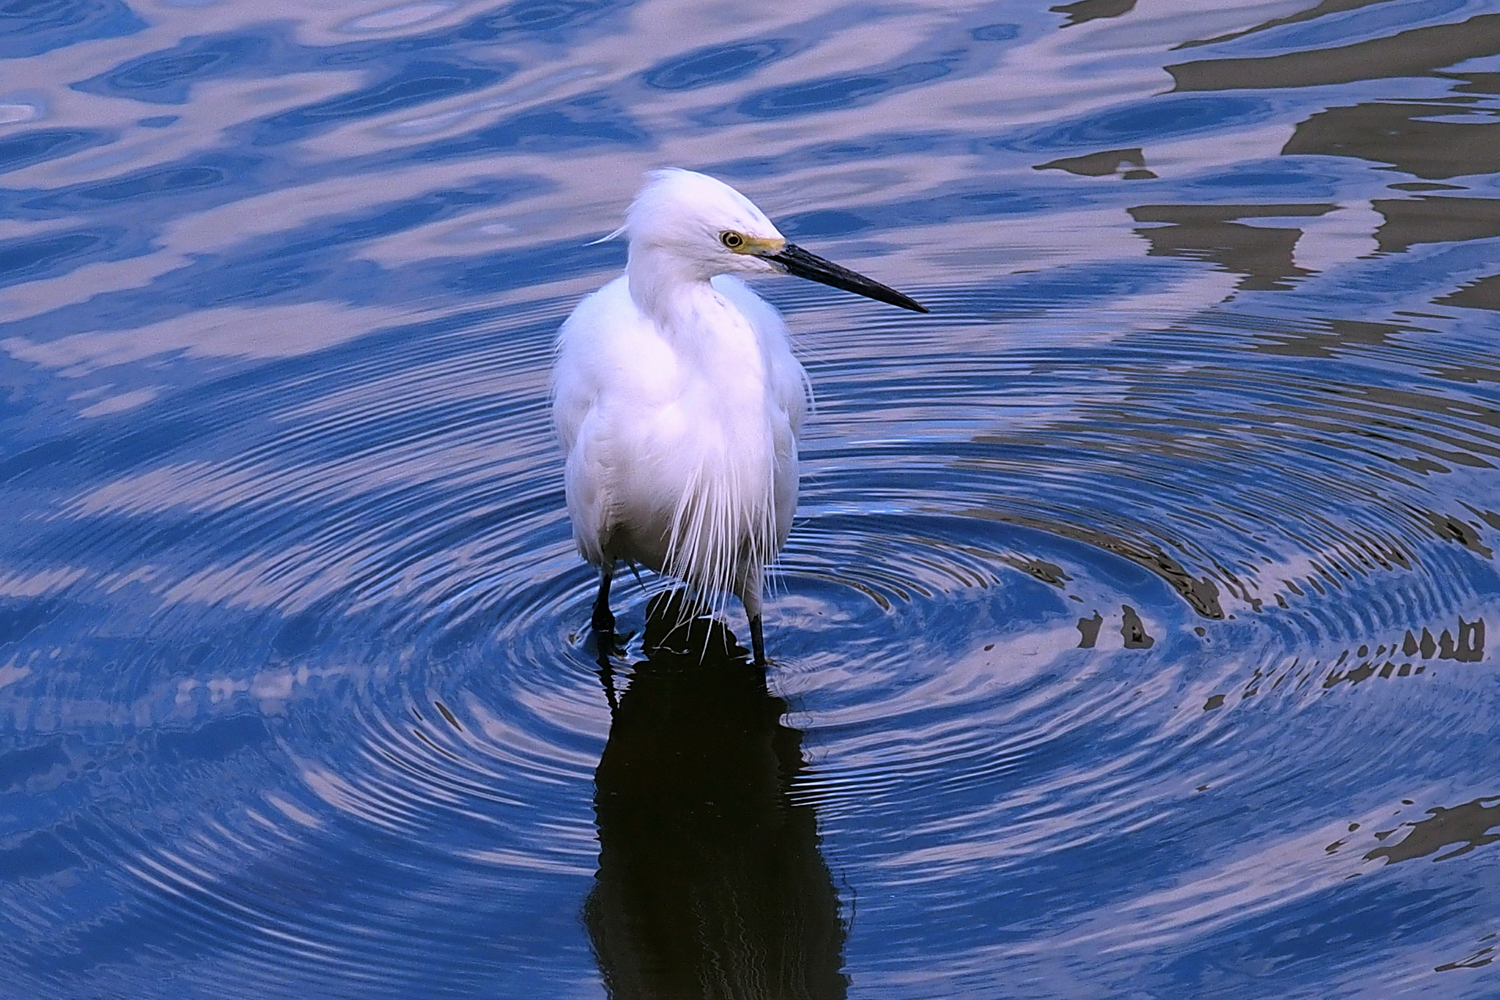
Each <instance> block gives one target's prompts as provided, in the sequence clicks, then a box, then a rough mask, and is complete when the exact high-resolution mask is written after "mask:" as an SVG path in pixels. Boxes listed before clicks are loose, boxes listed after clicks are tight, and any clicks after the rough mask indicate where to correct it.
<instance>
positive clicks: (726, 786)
mask: <svg viewBox="0 0 1500 1000" xmlns="http://www.w3.org/2000/svg"><path fill="white" fill-rule="evenodd" d="M681 607H682V598H681V596H680V595H679V594H672V595H666V596H658V597H657V598H655V599H653V600H652V602H651V604H650V605H649V606H648V609H647V625H646V649H647V655H648V657H649V658H648V659H647V660H646V661H644V662H642V663H638V664H636V665H635V667H634V670H633V675H632V677H631V680H630V686H629V687H628V688H627V689H626V691H625V692H624V694H623V695H622V696H621V697H620V699H619V706H618V708H616V709H615V711H614V713H613V716H614V718H613V722H612V723H611V725H610V732H609V741H608V743H607V744H606V745H605V748H604V754H603V757H602V758H601V759H600V761H599V768H598V770H597V771H596V772H595V789H596V791H595V797H594V808H595V814H596V817H597V821H598V825H599V844H600V850H599V871H598V874H597V876H596V881H595V884H594V889H593V891H592V892H591V893H590V894H589V897H588V900H587V902H586V903H585V904H584V908H583V919H584V923H585V925H586V926H587V928H588V933H589V938H590V940H591V942H592V944H593V948H594V955H595V958H596V959H597V960H598V963H599V970H600V972H601V974H602V975H603V978H604V983H605V988H606V989H607V991H608V993H609V995H610V997H612V998H614V1000H633V998H651V1000H685V998H714V1000H721V998H722V1000H728V998H741V997H744V998H751V997H755V998H766V1000H772V998H776V1000H783V998H784V1000H824V998H829V1000H833V998H842V997H844V996H845V995H846V991H847V989H848V979H847V978H846V977H845V976H844V975H843V973H842V972H841V971H840V969H841V968H842V965H843V948H844V937H845V928H844V925H843V922H842V921H841V920H840V917H839V901H838V894H837V893H836V891H835V890H834V885H833V878H832V876H831V875H830V873H829V870H828V866H827V865H826V864H825V863H824V861H823V858H822V855H820V854H819V853H818V834H817V817H816V815H815V813H814V810H813V807H812V806H811V805H806V804H797V803H795V802H794V801H793V800H792V797H791V794H790V792H791V786H792V783H793V781H794V780H795V779H796V777H797V775H798V774H799V773H800V772H801V771H802V770H803V768H804V767H805V763H804V761H803V759H802V750H801V748H802V734H801V733H799V732H797V730H795V729H791V728H788V727H787V726H785V725H783V724H782V722H781V717H782V715H783V714H784V713H785V712H786V703H785V702H784V701H782V700H781V699H780V698H777V697H774V696H773V695H771V694H770V692H769V691H768V690H767V688H766V678H765V672H764V670H762V669H760V668H758V667H754V666H752V665H751V664H750V663H749V662H748V661H747V659H746V657H745V651H744V650H743V649H740V648H739V646H738V644H737V643H735V642H734V638H733V636H732V635H730V633H729V631H728V630H727V629H726V628H724V626H723V625H722V624H720V623H718V622H715V621H713V620H712V619H711V618H707V617H698V618H694V619H692V620H691V621H690V622H688V623H687V624H686V625H682V626H678V627H677V628H675V629H673V627H672V626H673V625H674V623H676V622H677V621H678V620H679V617H680V609H681ZM705 650H706V652H704V651H705Z"/></svg>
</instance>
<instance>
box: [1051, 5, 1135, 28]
mask: <svg viewBox="0 0 1500 1000" xmlns="http://www.w3.org/2000/svg"><path fill="white" fill-rule="evenodd" d="M1047 9H1048V10H1050V11H1053V12H1055V13H1058V14H1066V15H1068V19H1067V20H1066V21H1064V22H1063V27H1064V28H1071V27H1072V26H1073V25H1075V24H1083V23H1085V22H1087V21H1097V20H1099V19H1100V18H1103V17H1120V16H1121V15H1124V14H1129V13H1130V12H1131V11H1133V10H1135V0H1078V2H1077V3H1069V4H1061V5H1059V6H1057V7H1048V8H1047Z"/></svg>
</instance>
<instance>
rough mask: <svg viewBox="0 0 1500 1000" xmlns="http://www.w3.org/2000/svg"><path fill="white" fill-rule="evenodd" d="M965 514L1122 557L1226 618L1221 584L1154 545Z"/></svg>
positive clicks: (1204, 611)
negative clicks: (1023, 528) (1194, 574)
mask: <svg viewBox="0 0 1500 1000" xmlns="http://www.w3.org/2000/svg"><path fill="white" fill-rule="evenodd" d="M974 440H975V442H978V443H986V442H989V443H994V441H995V439H994V438H991V437H988V436H986V435H982V434H981V435H976V436H975V438H974ZM962 514H963V515H964V516H966V517H978V518H983V519H984V520H987V521H1000V522H1001V523H1004V524H1018V525H1020V526H1022V527H1025V528H1034V529H1036V530H1038V531H1045V532H1048V533H1050V534H1054V535H1058V536H1060V537H1062V538H1071V539H1073V540H1074V541H1079V542H1083V543H1084V544H1086V545H1093V546H1096V547H1098V548H1100V549H1103V550H1104V551H1105V552H1111V553H1114V554H1115V555H1117V556H1123V557H1124V558H1126V559H1129V560H1130V561H1131V562H1133V563H1135V564H1136V565H1138V566H1140V567H1142V568H1144V569H1147V570H1149V571H1150V572H1152V573H1155V574H1156V575H1157V576H1158V577H1160V578H1161V579H1162V580H1164V581H1165V582H1166V583H1167V585H1168V586H1170V587H1171V588H1172V589H1173V590H1175V591H1177V594H1178V596H1179V597H1181V598H1182V599H1183V600H1184V601H1186V602H1187V604H1188V606H1189V607H1191V608H1192V609H1193V610H1194V611H1196V612H1197V613H1198V614H1200V615H1202V616H1203V617H1204V618H1214V619H1220V618H1223V617H1224V607H1223V605H1222V604H1220V603H1219V587H1218V585H1217V584H1216V583H1214V582H1213V580H1211V579H1209V578H1208V577H1206V576H1205V577H1195V576H1193V575H1192V573H1191V572H1189V571H1188V569H1187V567H1186V566H1184V565H1183V564H1182V563H1180V562H1178V561H1177V560H1176V559H1174V558H1172V557H1171V556H1169V555H1167V553H1165V552H1163V551H1162V550H1161V548H1160V547H1158V546H1157V545H1155V544H1153V543H1152V542H1147V541H1137V540H1135V539H1126V538H1120V537H1117V536H1115V535H1111V534H1109V533H1108V532H1105V531H1098V530H1096V529H1094V528H1085V527H1082V526H1079V525H1073V524H1062V523H1058V522H1054V521H1047V520H1043V519H1041V518H1036V517H1025V516H1021V515H1016V514H1000V513H996V512H995V511H992V510H988V509H985V508H971V509H968V510H965V511H963V512H962Z"/></svg>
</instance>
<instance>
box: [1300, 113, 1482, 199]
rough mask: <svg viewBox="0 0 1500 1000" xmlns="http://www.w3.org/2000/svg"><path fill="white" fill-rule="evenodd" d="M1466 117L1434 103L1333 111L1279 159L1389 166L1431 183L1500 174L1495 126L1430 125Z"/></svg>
mask: <svg viewBox="0 0 1500 1000" xmlns="http://www.w3.org/2000/svg"><path fill="white" fill-rule="evenodd" d="M1454 100H1458V99H1457V98H1455V99H1454ZM1468 100H1473V98H1469V99H1468ZM1466 112H1467V108H1466V107H1464V106H1462V105H1454V104H1451V103H1435V102H1424V103H1420V104H1417V103H1395V102H1371V103H1369V104H1355V105H1346V106H1343V107H1334V108H1329V109H1328V110H1326V111H1319V112H1318V113H1317V114H1314V115H1311V116H1310V117H1309V118H1308V119H1307V120H1306V121H1303V122H1301V123H1299V124H1298V125H1297V129H1296V131H1295V132H1293V133H1292V137H1291V138H1290V139H1288V140H1287V143H1286V145H1285V146H1283V147H1282V148H1281V153H1282V155H1283V156H1295V155H1299V154H1300V155H1311V156H1350V157H1355V158H1357V159H1361V160H1369V161H1370V162H1372V163H1389V164H1390V165H1391V166H1393V167H1395V168H1396V169H1397V170H1399V171H1401V172H1402V173H1407V174H1411V175H1412V176H1414V177H1425V178H1426V179H1428V180H1445V179H1447V178H1449V177H1466V176H1468V175H1470V174H1489V173H1494V172H1495V171H1497V170H1500V142H1496V141H1495V135H1494V132H1493V129H1494V127H1495V123H1494V121H1493V120H1487V119H1485V118H1483V117H1480V118H1476V120H1474V121H1469V122H1462V121H1458V122H1455V121H1430V120H1428V119H1432V118H1436V117H1439V116H1444V115H1449V116H1451V115H1463V114H1465V113H1466Z"/></svg>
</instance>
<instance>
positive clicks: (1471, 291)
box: [1433, 274, 1500, 312]
mask: <svg viewBox="0 0 1500 1000" xmlns="http://www.w3.org/2000/svg"><path fill="white" fill-rule="evenodd" d="M1433 302H1434V303H1436V304H1437V305H1440V306H1459V307H1461V308H1463V309H1491V310H1494V311H1496V312H1500V274H1492V275H1490V276H1489V277H1488V278H1480V279H1479V280H1478V281H1473V282H1470V283H1469V284H1467V285H1464V286H1463V287H1462V288H1460V289H1459V290H1458V291H1456V292H1453V293H1451V294H1449V295H1444V296H1443V297H1442V298H1439V299H1433Z"/></svg>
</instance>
